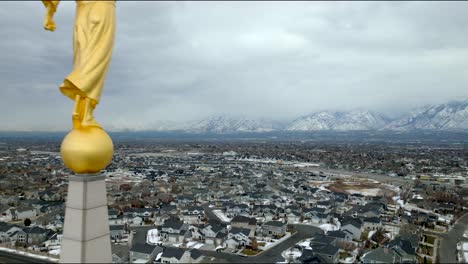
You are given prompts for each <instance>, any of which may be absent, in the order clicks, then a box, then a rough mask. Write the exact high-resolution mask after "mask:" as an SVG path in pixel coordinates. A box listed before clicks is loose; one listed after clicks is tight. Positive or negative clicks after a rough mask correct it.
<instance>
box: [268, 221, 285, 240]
mask: <svg viewBox="0 0 468 264" xmlns="http://www.w3.org/2000/svg"><path fill="white" fill-rule="evenodd" d="M287 225H288V224H287V223H286V222H284V223H283V222H281V221H268V222H266V223H264V224H263V226H262V234H263V235H264V236H270V237H282V236H284V235H286V229H287Z"/></svg>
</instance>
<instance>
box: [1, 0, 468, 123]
mask: <svg viewBox="0 0 468 264" xmlns="http://www.w3.org/2000/svg"><path fill="white" fill-rule="evenodd" d="M44 12H45V10H44V7H43V5H42V4H41V3H40V2H33V1H28V2H20V1H12V2H4V1H2V2H1V3H0V25H1V26H0V38H1V41H0V77H1V78H0V85H1V90H0V111H1V114H0V123H1V124H2V125H1V126H0V130H67V129H69V128H71V120H70V116H71V111H72V107H73V103H72V101H70V100H69V99H68V98H66V97H64V96H62V95H61V94H60V92H59V91H58V86H59V85H60V83H61V82H62V80H63V78H64V77H65V76H66V75H67V74H68V73H69V72H70V70H71V66H72V27H73V18H74V14H75V2H71V1H66V2H65V1H63V2H62V3H61V4H60V6H59V8H58V10H57V13H56V16H55V21H56V23H57V30H56V31H55V32H49V31H45V30H43V28H42V21H43V16H44ZM116 12H117V32H116V44H115V48H114V55H113V59H112V62H111V66H110V69H109V73H108V75H107V79H106V83H105V88H104V92H103V95H102V100H101V102H100V104H99V106H98V108H97V110H96V117H97V119H98V121H100V122H101V123H102V124H103V125H104V126H105V127H106V128H108V129H110V130H112V129H117V128H124V127H135V128H146V127H148V126H151V125H152V124H158V123H160V122H162V120H169V121H177V122H181V121H186V120H193V119H199V118H205V117H208V116H212V115H217V114H227V115H233V116H245V117H251V118H267V119H279V120H284V119H288V118H293V117H297V116H300V115H303V114H307V113H310V112H313V111H320V110H350V109H369V110H373V111H380V112H383V113H387V114H392V115H395V114H398V113H401V112H402V111H405V110H407V109H410V108H412V107H415V106H420V105H424V104H429V103H442V102H445V101H447V100H453V99H464V98H467V97H468V87H467V81H468V34H466V33H467V31H466V30H467V28H468V16H467V14H468V2H444V3H441V2H248V1H245V2H237V1H234V2H216V1H212V2H198V1H197V2H179V1H170V2H137V1H119V2H117V9H116Z"/></svg>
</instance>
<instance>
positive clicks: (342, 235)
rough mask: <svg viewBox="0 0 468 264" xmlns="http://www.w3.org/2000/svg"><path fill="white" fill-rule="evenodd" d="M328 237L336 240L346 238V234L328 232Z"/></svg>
mask: <svg viewBox="0 0 468 264" xmlns="http://www.w3.org/2000/svg"><path fill="white" fill-rule="evenodd" d="M327 236H331V237H336V238H346V233H345V232H343V231H341V230H335V231H328V232H327Z"/></svg>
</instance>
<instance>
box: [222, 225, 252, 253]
mask: <svg viewBox="0 0 468 264" xmlns="http://www.w3.org/2000/svg"><path fill="white" fill-rule="evenodd" d="M250 231H251V230H250V229H247V228H239V227H232V228H231V230H229V233H228V237H227V240H226V242H225V243H226V246H227V247H228V248H231V249H237V248H241V247H245V246H250V245H251V243H252V240H251V239H250V237H249V235H250Z"/></svg>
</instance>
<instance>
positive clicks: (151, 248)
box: [129, 242, 163, 263]
mask: <svg viewBox="0 0 468 264" xmlns="http://www.w3.org/2000/svg"><path fill="white" fill-rule="evenodd" d="M162 251H163V248H162V247H159V246H155V245H149V244H146V243H142V242H136V243H135V244H133V245H132V246H131V247H130V250H129V252H130V254H129V258H130V259H129V260H130V263H150V262H153V261H154V260H155V259H156V257H157V256H158V254H159V253H161V252H162Z"/></svg>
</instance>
